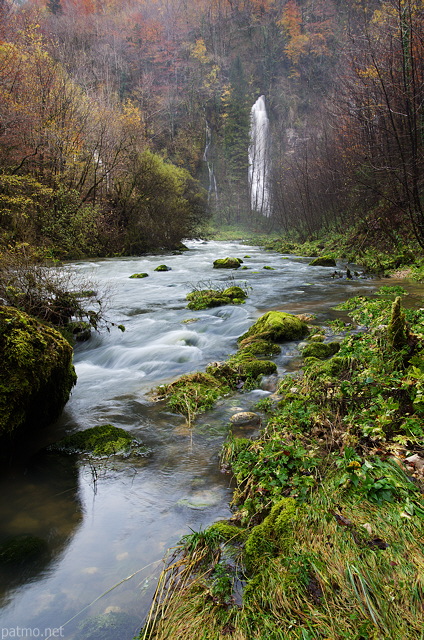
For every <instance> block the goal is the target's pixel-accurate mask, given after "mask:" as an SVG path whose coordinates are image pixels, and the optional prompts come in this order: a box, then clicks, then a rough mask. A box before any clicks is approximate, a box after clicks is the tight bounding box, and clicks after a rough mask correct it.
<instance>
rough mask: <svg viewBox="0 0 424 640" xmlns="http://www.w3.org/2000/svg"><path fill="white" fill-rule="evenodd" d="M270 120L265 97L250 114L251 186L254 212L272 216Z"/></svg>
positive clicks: (251, 201)
mask: <svg viewBox="0 0 424 640" xmlns="http://www.w3.org/2000/svg"><path fill="white" fill-rule="evenodd" d="M268 179H269V120H268V115H267V112H266V106H265V96H260V98H258V99H257V100H256V102H255V104H254V105H253V107H252V109H251V112H250V146H249V185H250V203H251V207H252V211H258V212H259V213H262V214H263V215H264V216H270V215H271V208H270V197H269V185H268Z"/></svg>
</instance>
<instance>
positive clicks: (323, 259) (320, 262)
mask: <svg viewBox="0 0 424 640" xmlns="http://www.w3.org/2000/svg"><path fill="white" fill-rule="evenodd" d="M309 266H310V267H335V266H336V261H335V260H334V258H331V257H330V256H320V257H319V258H315V260H312V262H310V263H309Z"/></svg>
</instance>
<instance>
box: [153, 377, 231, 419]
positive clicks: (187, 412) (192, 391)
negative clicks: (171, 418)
mask: <svg viewBox="0 0 424 640" xmlns="http://www.w3.org/2000/svg"><path fill="white" fill-rule="evenodd" d="M228 391H229V388H228V386H226V384H225V382H224V381H221V380H219V379H217V378H216V377H214V376H213V375H211V374H210V372H209V371H207V372H206V373H201V372H199V371H198V372H195V373H191V374H188V375H184V376H181V378H178V380H176V381H175V382H172V383H171V384H168V385H162V386H160V387H158V388H157V389H156V390H155V395H156V398H157V399H158V400H166V403H167V406H168V407H169V408H170V409H171V410H172V411H175V412H177V413H180V414H181V415H183V416H185V417H186V418H187V420H188V422H189V424H191V422H192V420H193V419H194V418H195V417H196V415H198V414H199V413H203V412H204V411H206V410H207V409H211V408H212V407H213V405H214V404H215V402H216V401H217V400H218V398H220V397H221V396H222V395H224V394H225V393H228Z"/></svg>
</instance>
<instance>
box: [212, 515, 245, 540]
mask: <svg viewBox="0 0 424 640" xmlns="http://www.w3.org/2000/svg"><path fill="white" fill-rule="evenodd" d="M208 531H212V532H216V533H217V534H218V535H219V536H220V537H221V539H222V540H223V541H225V542H233V543H237V542H241V541H242V540H244V538H245V537H246V530H245V529H243V528H240V527H237V526H235V525H233V524H230V523H229V522H227V521H226V520H220V521H218V522H215V523H214V524H213V525H212V526H210V527H208Z"/></svg>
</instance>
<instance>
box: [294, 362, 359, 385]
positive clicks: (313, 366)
mask: <svg viewBox="0 0 424 640" xmlns="http://www.w3.org/2000/svg"><path fill="white" fill-rule="evenodd" d="M353 366H354V363H353V362H352V361H351V360H350V359H349V358H346V357H341V356H334V357H333V358H330V359H329V360H324V361H323V360H320V359H318V358H313V357H312V356H311V357H308V358H305V361H304V368H305V371H306V373H307V376H308V378H311V379H320V380H321V379H322V380H328V379H333V378H339V377H340V376H341V375H342V374H343V373H345V372H346V371H349V370H350V369H351V368H352V367H353Z"/></svg>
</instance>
